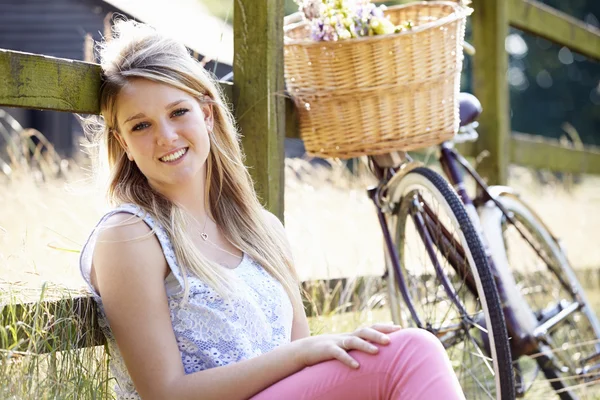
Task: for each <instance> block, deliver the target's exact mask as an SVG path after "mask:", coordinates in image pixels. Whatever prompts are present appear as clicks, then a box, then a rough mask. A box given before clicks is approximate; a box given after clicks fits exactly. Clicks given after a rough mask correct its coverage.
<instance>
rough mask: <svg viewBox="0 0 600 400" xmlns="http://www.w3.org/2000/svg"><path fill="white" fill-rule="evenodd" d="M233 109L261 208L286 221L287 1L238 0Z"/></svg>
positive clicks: (235, 31) (235, 22)
mask: <svg viewBox="0 0 600 400" xmlns="http://www.w3.org/2000/svg"><path fill="white" fill-rule="evenodd" d="M233 15H234V27H235V28H234V62H233V71H234V74H233V76H234V85H233V104H234V109H235V115H236V117H237V122H238V125H239V127H240V129H241V132H242V135H243V144H244V151H245V153H246V156H247V159H246V164H247V165H248V166H249V167H250V173H251V174H252V177H253V179H254V181H255V185H256V189H257V193H258V195H259V196H260V197H261V200H262V202H263V204H265V206H266V207H267V208H268V209H269V210H270V211H271V212H273V213H274V214H275V215H277V216H278V217H279V218H280V219H282V220H283V187H284V186H283V176H284V174H283V162H284V149H283V142H284V137H285V136H284V135H285V103H284V100H283V99H284V98H283V93H284V81H283V0H236V1H235V6H234V11H233Z"/></svg>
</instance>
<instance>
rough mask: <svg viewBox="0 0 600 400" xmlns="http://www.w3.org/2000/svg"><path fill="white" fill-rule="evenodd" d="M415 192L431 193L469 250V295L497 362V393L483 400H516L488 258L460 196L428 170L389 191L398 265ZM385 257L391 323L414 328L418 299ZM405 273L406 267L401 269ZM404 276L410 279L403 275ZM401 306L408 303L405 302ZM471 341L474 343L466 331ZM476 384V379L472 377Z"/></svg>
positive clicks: (411, 173) (472, 395) (393, 184)
mask: <svg viewBox="0 0 600 400" xmlns="http://www.w3.org/2000/svg"><path fill="white" fill-rule="evenodd" d="M415 190H423V191H426V192H429V193H430V194H431V195H432V196H433V198H435V199H436V200H437V201H438V202H439V204H440V205H441V206H442V207H443V208H444V209H445V211H446V212H447V213H448V215H449V217H450V221H451V223H452V224H454V226H455V229H456V232H457V235H458V236H460V241H461V244H462V247H463V249H464V250H465V255H466V258H467V259H469V262H468V264H469V265H468V268H469V274H470V276H471V277H472V279H473V280H474V281H475V289H473V288H472V289H471V290H476V292H477V293H473V294H472V295H473V296H474V298H475V299H476V300H475V301H479V302H480V304H481V307H482V311H483V313H484V314H485V315H484V316H485V325H486V326H485V328H486V329H487V332H488V334H487V336H486V339H484V340H487V347H488V348H487V351H488V353H489V356H490V357H491V358H492V361H493V380H494V388H493V392H494V393H492V392H491V391H489V390H488V391H487V392H486V395H488V397H485V398H494V397H495V398H497V399H503V400H504V399H506V400H509V399H514V398H515V386H514V372H513V368H512V357H511V352H510V347H509V339H508V334H507V330H506V324H505V321H504V314H503V311H502V306H501V303H500V300H499V296H498V292H497V289H496V285H495V282H494V279H493V276H492V274H491V271H490V269H489V265H488V262H487V256H486V252H485V250H484V247H483V245H482V243H481V240H480V239H479V236H478V235H477V233H476V231H475V229H474V228H473V225H472V223H471V221H470V219H469V217H468V215H467V213H466V211H465V209H464V206H463V204H462V203H461V201H460V199H459V198H458V196H457V194H456V193H455V192H454V190H453V189H452V188H451V187H450V185H449V184H448V183H447V182H446V181H445V180H444V179H443V178H442V177H441V176H440V175H439V174H437V173H436V172H434V171H433V170H431V169H428V168H424V167H418V168H415V169H413V170H411V171H409V172H408V173H406V174H405V175H404V176H402V177H401V179H399V180H398V181H396V182H393V180H392V181H391V182H390V186H389V187H388V194H387V198H388V201H389V202H390V204H396V205H397V206H396V207H393V208H392V212H391V213H389V214H388V215H387V219H388V225H389V226H391V227H392V230H391V233H392V238H393V240H394V243H395V246H396V248H397V249H398V250H399V256H400V262H401V264H406V263H405V261H406V260H405V259H404V258H405V254H406V252H405V251H403V250H402V251H401V249H404V246H405V245H406V244H407V239H406V238H404V239H402V238H403V237H404V236H403V235H404V230H405V229H406V221H407V220H408V218H409V215H408V214H409V213H408V211H407V210H408V207H407V206H406V204H407V203H406V202H407V201H409V200H410V198H409V196H411V195H413V194H414V191H415ZM423 193H425V192H423ZM403 203H404V206H403ZM438 211H439V209H438ZM400 231H402V232H400ZM469 256H470V257H469ZM387 257H388V259H387V265H388V289H389V296H390V302H391V304H390V309H391V310H392V317H393V319H394V321H395V322H396V323H400V324H402V323H404V324H406V323H409V324H412V325H414V324H415V323H416V321H415V320H414V319H413V318H412V316H411V315H409V314H410V313H409V311H407V307H406V306H407V305H408V304H407V303H408V302H411V301H412V302H414V299H412V297H410V296H404V295H402V291H401V289H399V285H404V290H405V292H406V293H408V292H409V291H410V290H411V289H410V288H408V287H407V285H406V283H405V282H404V283H402V282H401V280H397V279H396V276H395V275H396V274H395V272H394V268H392V265H391V262H390V258H389V257H390V255H389V254H388V255H387ZM444 257H448V255H447V254H446V255H444ZM405 267H406V266H404V267H403V268H405ZM402 273H403V274H406V272H405V271H403V272H402ZM421 278H422V276H421ZM421 278H420V279H421ZM417 281H418V280H417ZM436 282H437V281H436ZM426 285H427V284H425V286H426ZM434 285H437V286H436V289H435V291H436V292H439V284H437V283H434ZM462 288H464V281H463V282H462V283H461V287H459V288H458V289H459V290H461V289H462ZM455 289H456V288H455ZM419 290H420V289H419ZM428 290H429V289H427V288H425V290H424V292H425V293H426V292H427V291H428ZM446 293H447V290H446ZM457 293H458V292H457V291H456V292H455V294H454V295H452V294H449V297H450V298H451V299H450V302H451V303H450V304H455V300H456V297H457V296H456V294H457ZM415 296H416V295H415ZM415 296H413V297H415ZM436 296H437V295H436ZM407 297H408V298H407ZM452 297H454V299H452ZM401 300H404V301H402V302H401ZM400 304H402V305H404V307H402V306H400V307H399V305H400ZM435 307H437V306H435ZM423 314H426V312H425V311H423ZM434 314H435V312H434ZM434 328H435V327H434V326H433V325H431V326H429V327H428V329H429V330H435V331H436V332H437V333H438V334H439V332H441V331H440V328H436V329H434ZM467 329H468V328H467ZM489 332H491V336H490V335H489ZM457 335H458V334H457ZM467 336H468V337H469V338H470V334H469V333H468V330H467ZM482 336H485V335H482ZM466 340H468V338H465V341H466ZM459 354H463V353H459ZM463 357H464V354H463ZM451 358H452V357H451ZM461 368H462V367H461ZM484 369H485V368H484ZM455 372H456V368H455ZM459 372H460V371H458V372H457V376H458V377H459V381H461V386H463V390H464V389H465V382H464V381H463V380H461V378H462V379H465V377H464V376H461V375H460V374H459ZM465 375H466V374H465ZM473 380H477V379H476V378H475V377H474V378H473ZM466 395H467V398H469V399H471V398H479V395H481V393H478V392H476V393H468V394H467V393H466Z"/></svg>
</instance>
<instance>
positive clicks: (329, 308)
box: [0, 160, 600, 398]
mask: <svg viewBox="0 0 600 400" xmlns="http://www.w3.org/2000/svg"><path fill="white" fill-rule="evenodd" d="M369 183H372V180H371V179H370V178H369V177H368V176H367V175H365V174H360V176H359V177H358V178H357V177H353V176H351V175H350V174H348V172H347V170H346V169H345V168H344V167H343V166H342V165H341V164H335V165H333V167H332V168H331V169H322V168H312V167H310V166H309V165H308V164H307V163H306V162H304V161H300V160H288V161H287V165H286V189H285V190H286V193H285V209H286V211H285V219H286V228H287V232H288V236H289V238H290V242H291V244H292V247H293V252H294V255H295V259H296V264H297V268H298V271H299V274H300V276H301V278H302V279H303V280H317V282H316V283H315V284H314V285H313V286H312V288H313V289H314V295H315V296H317V295H319V296H323V297H324V298H325V299H326V301H325V302H324V303H322V304H321V305H319V306H315V307H313V309H312V311H313V312H315V313H316V314H318V315H319V316H317V317H313V318H311V320H310V323H311V328H312V331H313V332H314V333H324V332H344V331H350V330H353V329H355V328H356V327H358V326H361V325H365V324H371V323H374V322H381V321H389V319H390V315H389V312H388V311H387V309H386V308H383V309H381V308H378V307H377V306H376V305H378V304H380V303H381V301H382V300H384V299H385V297H384V296H382V295H381V293H379V294H377V290H375V291H374V292H370V294H369V298H368V300H370V303H368V302H367V306H365V307H361V308H360V309H359V308H356V307H352V304H353V302H356V298H355V297H352V294H351V292H352V290H351V289H352V285H354V284H355V281H352V280H351V281H350V282H349V283H347V284H346V286H343V287H338V288H337V289H336V290H338V291H339V293H338V294H339V296H338V297H336V295H335V291H333V292H332V291H330V290H328V289H327V288H326V287H325V286H324V284H323V281H321V280H320V279H328V278H334V277H342V276H343V277H351V278H352V277H357V276H361V275H379V274H381V273H382V272H383V265H384V262H383V252H382V249H383V244H382V238H381V233H380V231H379V227H378V224H377V220H376V217H375V211H374V207H373V205H372V204H371V203H370V200H369V199H368V198H367V197H366V194H365V189H366V187H367V186H368V184H369ZM510 183H511V185H513V186H514V187H515V188H516V189H517V190H518V191H519V192H521V193H522V194H523V197H524V198H525V199H526V200H527V201H528V202H530V203H531V204H532V205H533V206H534V208H535V209H536V210H537V211H538V212H539V213H540V215H541V216H542V218H544V219H545V220H546V221H547V222H548V225H549V226H550V228H551V229H552V230H553V231H554V232H555V233H557V234H558V236H560V237H562V238H563V239H564V243H565V245H566V247H567V248H568V249H569V253H570V256H571V260H572V261H573V264H574V266H575V268H596V267H597V266H598V265H600V247H599V246H596V245H595V229H596V227H597V226H600V214H598V213H597V212H596V211H597V210H599V209H600V208H599V206H600V185H598V184H599V183H600V179H599V178H597V177H590V176H586V177H584V178H583V180H582V182H581V183H580V184H578V185H575V186H572V187H570V188H568V189H567V188H566V187H565V186H564V185H562V184H560V183H559V182H558V181H553V182H552V183H546V184H541V183H539V180H538V179H537V177H536V175H535V174H533V173H532V172H531V171H528V170H526V169H523V168H512V169H511V181H510ZM0 186H2V189H3V190H1V191H0V204H2V205H3V208H2V209H1V210H0V289H1V290H0V298H2V297H4V298H6V297H10V296H17V297H18V298H19V299H25V298H29V299H36V298H39V293H40V288H41V287H42V285H43V284H44V283H45V282H46V285H45V288H46V291H47V292H46V296H47V297H48V296H50V297H52V296H53V295H64V294H65V288H68V289H72V290H75V291H76V292H77V291H81V290H82V289H83V281H82V279H81V277H80V275H79V270H78V256H79V254H78V252H79V249H80V248H81V246H82V245H83V243H84V241H85V239H86V237H87V235H88V234H89V232H90V230H91V229H92V228H93V226H94V224H95V223H96V222H97V221H98V219H99V217H100V216H101V215H102V213H103V211H104V210H105V205H104V201H103V198H104V197H103V194H102V193H101V192H100V191H99V190H97V189H96V188H94V186H93V185H91V184H90V183H89V181H88V180H87V178H86V173H85V171H83V170H82V169H80V168H79V167H77V166H72V169H71V170H70V171H68V173H67V174H66V176H65V177H64V178H61V179H59V180H57V179H49V180H46V181H45V182H42V181H40V180H39V179H37V178H35V175H33V174H30V173H27V174H22V175H20V176H19V171H15V172H14V173H13V175H12V178H11V179H4V180H3V181H2V182H0ZM375 289H377V288H375ZM591 295H592V296H591V297H592V298H595V297H596V295H595V294H594V293H591ZM340 298H341V300H340ZM343 306H350V308H351V309H352V310H353V312H351V313H344V314H342V313H340V309H341V308H342V307H343ZM75 353H77V352H75ZM92 353H93V354H92ZM92 353H90V354H83V352H82V353H81V354H77V355H73V356H66V357H65V358H64V360H63V361H62V362H63V363H64V365H67V366H69V370H73V368H74V367H73V366H75V368H77V367H76V366H77V365H86V366H85V367H84V369H85V370H88V371H89V370H93V367H90V366H89V364H90V363H91V365H92V366H93V365H96V370H95V371H96V372H94V374H96V375H98V376H99V377H95V376H88V377H86V379H83V380H82V382H78V381H77V376H78V375H77V374H67V375H68V376H67V375H64V376H61V379H62V380H63V381H65V380H70V382H72V383H70V385H71V386H65V388H64V389H61V390H62V391H61V392H60V393H63V394H64V393H68V391H69V390H73V388H77V387H78V385H79V386H81V387H82V388H85V387H87V388H91V389H90V390H95V389H93V388H97V387H100V386H102V385H105V383H106V381H105V379H106V378H105V369H103V368H102V366H103V363H105V361H106V359H105V358H104V356H103V355H102V354H100V355H99V354H97V353H95V352H92ZM65 354H67V353H65ZM68 354H71V353H68ZM20 360H21V361H19V362H21V363H24V364H23V365H25V364H27V368H26V369H25V368H24V369H22V370H20V371H21V372H20V373H21V374H22V375H17V376H16V378H14V379H13V380H12V382H21V381H22V380H26V377H27V376H30V375H28V374H30V373H31V369H32V368H36V369H38V370H39V369H40V368H41V369H42V370H43V371H47V370H48V368H50V369H52V368H54V369H53V371H55V372H54V373H56V370H57V369H56V368H57V365H60V364H57V358H56V357H53V356H48V357H45V358H38V357H22V358H21V359H20ZM24 360H29V361H31V360H36V361H35V362H33V361H32V362H29V363H25V361H24ZM58 360H59V361H60V360H62V359H58ZM94 360H96V361H94ZM94 362H95V363H96V364H94ZM86 363H87V364H86ZM0 365H2V363H1V362H0ZM58 370H60V368H58ZM17 371H19V370H17ZM13 372H14V370H13ZM0 375H1V374H0ZM43 375H44V379H46V378H47V377H46V375H47V372H44V373H43ZM18 376H21V378H18ZM17 378H18V379H17ZM55 381H56V380H53V381H52V382H55ZM102 387H103V386H102ZM544 388H545V386H544V385H542V392H535V393H532V394H531V395H530V396H528V398H536V397H535V396H536V395H537V394H539V393H547V392H546V390H545V389H544ZM23 389H24V390H23V391H22V393H27V392H28V391H29V392H31V390H32V388H31V387H30V386H27V385H24V386H23ZM25 389H26V390H25ZM53 390H58V389H56V388H54V389H53ZM8 393H10V392H8ZM536 393H537V394H536ZM540 395H541V394H540ZM61 396H62V395H61ZM544 396H546V394H544ZM67 397H68V396H67ZM67 397H60V396H59V398H67Z"/></svg>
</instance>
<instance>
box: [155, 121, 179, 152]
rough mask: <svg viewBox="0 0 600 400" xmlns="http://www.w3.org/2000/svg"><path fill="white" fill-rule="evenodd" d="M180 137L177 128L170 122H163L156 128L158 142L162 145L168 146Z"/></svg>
mask: <svg viewBox="0 0 600 400" xmlns="http://www.w3.org/2000/svg"><path fill="white" fill-rule="evenodd" d="M177 139H179V135H178V134H177V130H176V129H175V127H174V126H173V125H171V124H169V123H162V124H161V125H160V126H159V127H158V129H157V130H156V143H157V144H158V145H159V146H162V147H168V146H169V145H170V144H172V143H174V142H176V141H177Z"/></svg>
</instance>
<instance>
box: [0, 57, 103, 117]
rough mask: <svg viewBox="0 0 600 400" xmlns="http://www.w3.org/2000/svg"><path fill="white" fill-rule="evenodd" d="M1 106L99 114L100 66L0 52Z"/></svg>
mask: <svg viewBox="0 0 600 400" xmlns="http://www.w3.org/2000/svg"><path fill="white" fill-rule="evenodd" d="M0 82H2V85H0V105H3V106H10V107H27V108H39V109H44V110H58V111H73V112H78V113H84V114H92V113H97V112H98V108H99V105H98V91H99V89H100V67H99V66H98V65H95V64H90V63H85V62H83V61H73V60H66V59H61V58H54V57H48V56H42V55H37V54H29V53H21V52H15V51H8V50H2V49H0Z"/></svg>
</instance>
